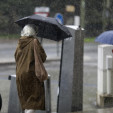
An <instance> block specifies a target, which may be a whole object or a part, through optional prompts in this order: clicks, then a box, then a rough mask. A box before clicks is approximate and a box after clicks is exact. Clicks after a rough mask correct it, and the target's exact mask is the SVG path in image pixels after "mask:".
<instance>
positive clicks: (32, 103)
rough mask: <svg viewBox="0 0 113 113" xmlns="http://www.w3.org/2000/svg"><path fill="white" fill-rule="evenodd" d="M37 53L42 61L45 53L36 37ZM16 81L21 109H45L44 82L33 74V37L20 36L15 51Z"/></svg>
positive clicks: (44, 58)
mask: <svg viewBox="0 0 113 113" xmlns="http://www.w3.org/2000/svg"><path fill="white" fill-rule="evenodd" d="M37 42H38V44H37V48H38V50H39V51H38V53H40V57H41V59H42V61H43V62H45V60H46V54H45V52H44V50H43V48H42V47H41V45H40V43H39V41H38V39H37ZM15 60H16V83H17V90H18V95H19V99H20V104H21V107H22V109H23V110H24V109H34V110H44V109H45V91H44V82H40V81H39V79H38V78H37V77H36V74H35V59H34V37H21V38H20V39H19V42H18V46H17V49H16V52H15Z"/></svg>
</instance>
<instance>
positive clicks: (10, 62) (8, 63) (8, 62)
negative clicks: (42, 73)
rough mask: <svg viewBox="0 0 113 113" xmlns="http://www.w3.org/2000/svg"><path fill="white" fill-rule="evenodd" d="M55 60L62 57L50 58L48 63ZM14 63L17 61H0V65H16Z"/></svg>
mask: <svg viewBox="0 0 113 113" xmlns="http://www.w3.org/2000/svg"><path fill="white" fill-rule="evenodd" d="M53 61H60V58H49V59H47V60H46V63H48V62H53ZM14 64H15V61H7V62H0V65H14Z"/></svg>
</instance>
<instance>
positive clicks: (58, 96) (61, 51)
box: [57, 40, 64, 112]
mask: <svg viewBox="0 0 113 113" xmlns="http://www.w3.org/2000/svg"><path fill="white" fill-rule="evenodd" d="M63 47H64V40H62V49H61V59H60V70H59V85H58V87H59V88H60V81H61V71H62V69H61V68H62V58H63ZM58 104H59V94H58V99H57V112H58V106H59V105H58Z"/></svg>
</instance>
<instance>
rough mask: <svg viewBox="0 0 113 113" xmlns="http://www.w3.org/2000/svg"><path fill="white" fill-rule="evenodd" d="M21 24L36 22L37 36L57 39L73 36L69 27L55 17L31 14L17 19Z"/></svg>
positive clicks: (22, 25)
mask: <svg viewBox="0 0 113 113" xmlns="http://www.w3.org/2000/svg"><path fill="white" fill-rule="evenodd" d="M15 23H17V24H18V25H19V26H21V27H24V26H25V25H26V24H35V25H36V26H38V34H37V36H39V37H42V38H47V39H51V40H55V41H60V40H63V39H65V38H69V37H72V35H71V33H70V32H69V31H68V29H67V28H66V27H65V26H64V25H62V24H60V23H59V22H58V21H57V20H56V19H55V18H51V17H42V16H39V15H31V16H27V17H24V18H21V19H19V20H17V21H16V22H15Z"/></svg>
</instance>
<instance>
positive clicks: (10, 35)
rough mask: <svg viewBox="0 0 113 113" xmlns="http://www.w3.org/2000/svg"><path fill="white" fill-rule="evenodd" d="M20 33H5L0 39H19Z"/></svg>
mask: <svg viewBox="0 0 113 113" xmlns="http://www.w3.org/2000/svg"><path fill="white" fill-rule="evenodd" d="M19 37H20V35H18V34H4V35H0V39H18V38H19Z"/></svg>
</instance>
